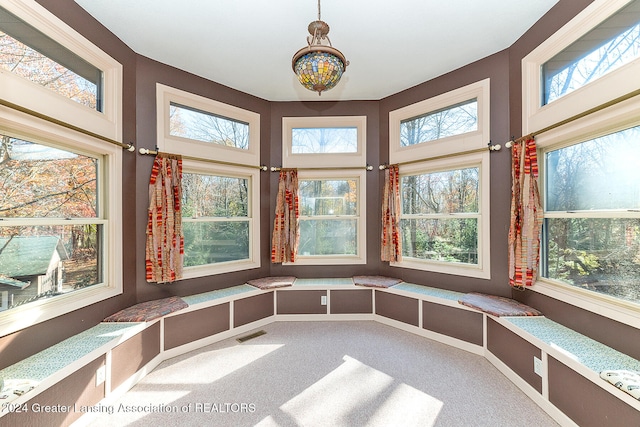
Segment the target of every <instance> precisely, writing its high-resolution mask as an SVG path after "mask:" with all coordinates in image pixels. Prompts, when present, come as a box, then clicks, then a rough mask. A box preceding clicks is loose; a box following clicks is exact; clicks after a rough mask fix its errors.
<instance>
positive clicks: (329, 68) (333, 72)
mask: <svg viewBox="0 0 640 427" xmlns="http://www.w3.org/2000/svg"><path fill="white" fill-rule="evenodd" d="M319 18H320V4H319V2H318V20H317V21H313V22H312V23H310V24H309V28H308V29H309V34H311V37H307V43H308V44H309V45H308V46H306V47H303V48H302V49H300V50H299V51H297V52H296V54H295V55H293V59H292V60H291V65H292V67H293V71H294V72H295V73H296V75H297V76H298V80H300V83H301V84H302V86H304V87H306V88H307V89H309V90H312V91H315V92H318V95H320V94H321V93H322V91H324V90H329V89H331V88H332V87H334V86H335V85H336V84H338V82H339V81H340V78H341V77H342V74H343V73H344V72H345V70H346V68H347V65H349V61H347V60H346V58H345V57H344V55H343V54H342V52H340V51H339V50H338V49H336V48H334V47H333V46H331V41H330V40H329V37H327V34H328V33H329V25H328V24H327V23H326V22H324V21H321V20H320V19H319ZM325 40H326V41H327V43H328V44H323V42H324V41H325Z"/></svg>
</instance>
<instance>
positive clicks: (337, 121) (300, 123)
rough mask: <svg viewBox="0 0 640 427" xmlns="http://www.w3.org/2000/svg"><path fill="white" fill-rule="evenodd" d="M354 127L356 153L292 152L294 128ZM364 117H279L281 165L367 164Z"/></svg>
mask: <svg viewBox="0 0 640 427" xmlns="http://www.w3.org/2000/svg"><path fill="white" fill-rule="evenodd" d="M323 127H325V128H335V127H355V128H356V129H357V132H358V148H357V150H356V152H355V153H308V154H307V153H301V154H298V153H295V154H294V153H293V149H292V143H293V141H292V139H293V138H292V134H293V129H295V128H323ZM366 129H367V117H366V116H331V117H283V118H282V166H283V167H285V168H313V167H319V166H331V167H345V168H346V167H360V166H362V167H364V166H365V165H366V163H367V160H366V159H367V153H366V145H367V142H366V141H367V130H366Z"/></svg>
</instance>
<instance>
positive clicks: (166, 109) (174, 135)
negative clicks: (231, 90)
mask: <svg viewBox="0 0 640 427" xmlns="http://www.w3.org/2000/svg"><path fill="white" fill-rule="evenodd" d="M156 113H157V131H158V148H159V149H160V151H164V152H167V153H176V154H181V155H183V156H189V157H193V158H198V159H205V160H214V161H215V160H217V161H223V162H230V163H237V164H240V165H247V166H258V165H259V164H260V115H259V114H258V113H254V112H252V111H248V110H245V109H242V108H238V107H235V106H233V105H229V104H225V103H222V102H219V101H215V100H213V99H209V98H205V97H203V96H200V95H195V94H193V93H189V92H186V91H183V90H180V89H176V88H173V87H169V86H165V85H162V84H159V83H157V84H156Z"/></svg>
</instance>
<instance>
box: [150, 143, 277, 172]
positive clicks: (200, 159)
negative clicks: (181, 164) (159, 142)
mask: <svg viewBox="0 0 640 427" xmlns="http://www.w3.org/2000/svg"><path fill="white" fill-rule="evenodd" d="M138 152H139V153H140V154H142V155H152V156H155V155H156V154H169V153H164V152H161V151H157V150H149V149H147V148H141V149H139V150H138ZM180 156H181V157H182V158H183V159H185V160H195V161H198V162H206V163H216V164H220V165H227V166H240V167H243V168H256V169H260V170H261V171H263V172H266V171H267V170H269V168H267V166H266V165H260V166H256V165H245V164H242V163H233V162H225V161H223V160H210V159H203V158H201V157H191V156H182V155H180Z"/></svg>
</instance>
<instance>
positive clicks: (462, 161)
mask: <svg viewBox="0 0 640 427" xmlns="http://www.w3.org/2000/svg"><path fill="white" fill-rule="evenodd" d="M469 167H477V168H479V174H478V177H479V179H480V184H479V192H480V195H479V200H478V205H479V206H478V264H477V265H472V264H464V263H453V262H446V261H434V260H423V259H417V258H409V257H406V256H403V258H402V261H400V262H391V263H390V265H391V266H392V267H399V268H410V269H414V270H424V271H432V272H436V273H445V274H454V275H458V276H466V277H476V278H480V279H490V278H491V257H490V244H489V236H490V227H491V221H490V218H489V217H490V215H489V201H490V194H489V188H490V183H489V179H490V175H489V150H487V151H486V152H476V153H469V154H463V155H459V156H452V157H447V158H442V159H437V160H431V161H424V162H420V163H413V164H409V165H401V166H400V177H401V179H402V176H404V175H417V174H421V173H433V172H439V171H445V170H454V169H465V168H469ZM400 191H402V189H400ZM401 217H402V215H401ZM455 217H456V215H455V214H452V215H451V218H455Z"/></svg>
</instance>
